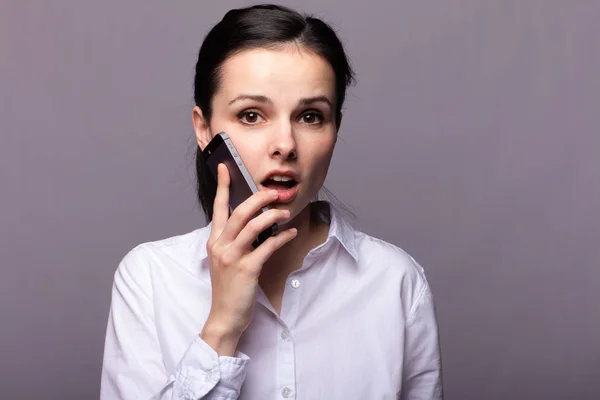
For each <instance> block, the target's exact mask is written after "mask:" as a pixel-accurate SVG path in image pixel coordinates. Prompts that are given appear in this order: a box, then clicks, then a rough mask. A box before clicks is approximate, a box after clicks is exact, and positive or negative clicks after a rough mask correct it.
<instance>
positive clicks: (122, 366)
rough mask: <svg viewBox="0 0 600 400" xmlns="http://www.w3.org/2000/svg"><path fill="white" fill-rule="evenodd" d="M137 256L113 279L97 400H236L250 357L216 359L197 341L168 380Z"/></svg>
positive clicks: (149, 295) (149, 288) (144, 275)
mask: <svg viewBox="0 0 600 400" xmlns="http://www.w3.org/2000/svg"><path fill="white" fill-rule="evenodd" d="M143 262H144V260H143V258H142V257H141V256H140V254H139V250H137V249H136V250H133V251H132V252H130V253H129V254H128V255H127V256H126V257H125V258H124V259H123V261H122V262H121V263H120V264H119V267H118V268H117V271H116V273H115V277H114V284H113V288H112V300H111V306H110V312H109V318H108V327H107V331H106V340H105V345H104V358H103V364H102V376H101V389H100V399H101V400H109V399H110V400H119V399H127V400H129V399H145V400H148V399H156V400H159V399H161V400H163V399H185V400H191V399H207V400H208V399H215V400H216V399H219V400H222V399H237V398H238V396H239V393H240V389H241V386H242V383H243V382H244V379H245V376H246V365H247V363H248V361H249V357H248V356H246V355H245V354H243V353H241V352H239V351H238V352H237V353H236V354H235V357H226V356H219V355H218V354H217V352H216V351H215V350H213V349H212V348H211V347H210V346H209V345H208V344H207V343H206V342H204V341H203V340H202V339H201V338H200V336H199V335H198V336H196V338H194V339H193V340H192V341H191V344H190V346H189V347H188V349H187V351H186V352H185V354H184V355H183V357H182V358H181V360H180V362H179V364H178V366H177V368H176V370H175V371H173V372H172V373H170V374H168V373H167V371H166V369H165V366H164V363H163V360H162V353H161V350H160V344H159V341H158V337H157V334H156V328H155V325H154V312H153V309H154V308H153V302H152V285H151V282H150V278H149V276H148V274H147V273H146V272H145V271H144V268H143V267H144V265H143Z"/></svg>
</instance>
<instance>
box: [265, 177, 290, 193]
mask: <svg viewBox="0 0 600 400" xmlns="http://www.w3.org/2000/svg"><path fill="white" fill-rule="evenodd" d="M261 184H262V185H263V186H264V187H266V188H269V189H276V190H288V189H291V188H293V187H294V186H296V185H297V184H298V182H296V181H295V180H294V179H292V178H288V179H287V180H281V179H278V178H269V179H265V180H264V181H263V182H262V183H261Z"/></svg>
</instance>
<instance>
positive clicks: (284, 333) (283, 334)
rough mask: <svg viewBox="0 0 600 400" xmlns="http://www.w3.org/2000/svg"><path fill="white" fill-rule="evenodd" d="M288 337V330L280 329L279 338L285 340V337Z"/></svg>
mask: <svg viewBox="0 0 600 400" xmlns="http://www.w3.org/2000/svg"><path fill="white" fill-rule="evenodd" d="M289 337H290V332H289V331H287V330H285V331H281V340H287V338H289Z"/></svg>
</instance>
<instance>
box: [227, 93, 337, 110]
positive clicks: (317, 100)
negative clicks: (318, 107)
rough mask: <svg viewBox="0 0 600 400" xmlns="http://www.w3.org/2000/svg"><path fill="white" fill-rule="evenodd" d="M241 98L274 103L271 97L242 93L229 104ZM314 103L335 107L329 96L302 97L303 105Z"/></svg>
mask: <svg viewBox="0 0 600 400" xmlns="http://www.w3.org/2000/svg"><path fill="white" fill-rule="evenodd" d="M241 100H253V101H256V102H258V103H264V104H272V103H273V102H272V101H271V99H269V98H268V97H266V96H261V95H254V94H242V95H239V96H238V97H236V98H235V99H233V100H231V101H230V102H229V105H232V104H233V103H235V102H236V101H241ZM314 103H326V104H327V105H329V107H331V108H333V104H332V103H331V100H329V99H328V98H327V96H315V97H306V98H303V99H300V104H301V105H303V106H307V105H310V104H314Z"/></svg>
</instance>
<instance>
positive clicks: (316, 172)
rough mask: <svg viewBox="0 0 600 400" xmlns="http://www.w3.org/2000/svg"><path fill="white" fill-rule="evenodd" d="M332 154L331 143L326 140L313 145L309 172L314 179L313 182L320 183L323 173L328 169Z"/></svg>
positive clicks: (323, 178) (323, 177) (322, 179)
mask: <svg viewBox="0 0 600 400" xmlns="http://www.w3.org/2000/svg"><path fill="white" fill-rule="evenodd" d="M332 155H333V143H331V142H326V143H320V145H318V146H315V148H314V151H313V152H312V157H311V162H312V168H311V174H312V180H313V181H315V184H321V183H322V182H323V181H324V180H325V175H326V174H327V170H328V169H329V163H330V162H331V157H332Z"/></svg>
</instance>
